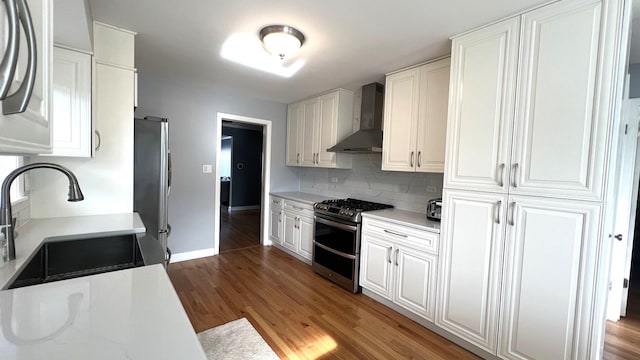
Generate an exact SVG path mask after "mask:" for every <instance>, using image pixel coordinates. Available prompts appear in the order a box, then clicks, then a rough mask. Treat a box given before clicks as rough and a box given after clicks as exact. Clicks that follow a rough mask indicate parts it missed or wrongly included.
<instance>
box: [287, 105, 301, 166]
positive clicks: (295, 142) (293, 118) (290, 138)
mask: <svg viewBox="0 0 640 360" xmlns="http://www.w3.org/2000/svg"><path fill="white" fill-rule="evenodd" d="M303 117H304V113H303V109H302V103H295V104H291V105H289V109H288V111H287V159H286V164H287V166H300V162H301V159H300V156H301V154H300V151H301V149H300V148H301V143H302V118H303Z"/></svg>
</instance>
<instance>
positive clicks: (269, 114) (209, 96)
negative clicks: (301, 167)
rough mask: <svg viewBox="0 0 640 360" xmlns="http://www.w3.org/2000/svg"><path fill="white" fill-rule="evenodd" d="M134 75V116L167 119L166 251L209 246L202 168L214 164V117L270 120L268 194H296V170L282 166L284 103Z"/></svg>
mask: <svg viewBox="0 0 640 360" xmlns="http://www.w3.org/2000/svg"><path fill="white" fill-rule="evenodd" d="M171 76H172V75H167V76H158V75H155V74H147V73H145V72H144V71H140V74H139V88H138V90H139V91H138V93H139V99H138V103H139V108H138V109H137V111H136V116H145V115H157V116H163V117H167V118H168V119H169V133H170V138H169V144H170V146H171V152H172V156H173V186H172V188H171V194H170V196H169V222H170V224H171V226H172V233H171V237H170V238H169V247H170V248H171V250H172V251H173V252H174V253H182V252H188V251H195V250H201V249H210V248H212V247H213V237H214V234H213V231H214V230H213V222H214V217H215V216H217V210H216V209H214V206H213V202H214V174H203V173H202V165H203V164H215V161H216V154H215V148H216V144H215V143H214V141H213V139H215V136H216V133H215V132H216V126H215V125H216V115H217V114H216V113H217V112H224V113H229V114H234V115H242V116H249V117H256V118H261V119H265V120H271V121H272V130H273V131H272V133H273V134H272V149H271V191H296V190H298V188H299V171H298V169H297V168H291V167H286V166H285V165H284V163H285V136H286V114H287V106H286V105H285V104H280V103H275V102H271V101H265V100H261V99H256V98H251V97H247V96H245V95H242V94H241V93H237V92H234V91H232V90H230V89H227V88H223V87H220V86H217V85H215V84H211V83H202V82H196V80H186V79H182V78H172V77H171Z"/></svg>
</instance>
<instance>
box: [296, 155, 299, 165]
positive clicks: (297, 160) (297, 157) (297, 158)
mask: <svg viewBox="0 0 640 360" xmlns="http://www.w3.org/2000/svg"><path fill="white" fill-rule="evenodd" d="M296 163H297V164H300V153H298V155H296Z"/></svg>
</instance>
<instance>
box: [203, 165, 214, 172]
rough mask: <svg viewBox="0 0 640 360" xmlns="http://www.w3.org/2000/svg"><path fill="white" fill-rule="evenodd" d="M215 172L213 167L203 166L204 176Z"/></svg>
mask: <svg viewBox="0 0 640 360" xmlns="http://www.w3.org/2000/svg"><path fill="white" fill-rule="evenodd" d="M212 172H213V166H212V165H209V164H204V165H202V173H203V174H211V173H212Z"/></svg>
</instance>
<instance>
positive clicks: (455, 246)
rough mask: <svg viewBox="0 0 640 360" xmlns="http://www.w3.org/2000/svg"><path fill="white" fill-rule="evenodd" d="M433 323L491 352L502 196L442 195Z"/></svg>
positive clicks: (501, 240)
mask: <svg viewBox="0 0 640 360" xmlns="http://www.w3.org/2000/svg"><path fill="white" fill-rule="evenodd" d="M443 195H444V196H443V203H444V204H447V206H446V207H445V208H444V209H443V211H444V212H445V213H443V216H442V225H441V235H442V238H441V244H440V276H439V282H438V283H439V284H438V287H439V288H438V314H437V316H436V321H435V322H436V325H438V326H440V327H441V328H443V329H446V330H448V331H450V332H451V333H453V334H455V335H457V336H459V337H461V338H462V339H464V340H466V341H468V342H470V343H472V344H474V345H476V346H477V347H479V348H481V349H483V350H486V351H488V352H491V353H495V350H496V339H497V334H498V323H497V318H498V310H499V301H500V280H501V273H502V253H503V244H504V228H503V226H502V225H503V224H504V218H505V214H504V211H503V210H502V209H504V207H505V205H506V203H507V196H506V195H500V194H490V193H479V192H465V191H445V192H444V194H443Z"/></svg>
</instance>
